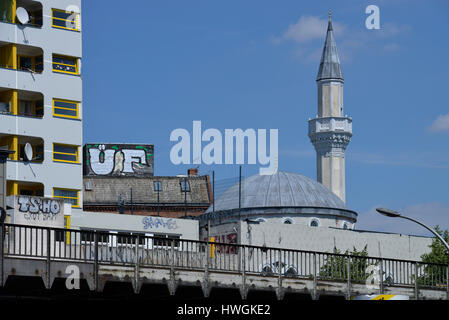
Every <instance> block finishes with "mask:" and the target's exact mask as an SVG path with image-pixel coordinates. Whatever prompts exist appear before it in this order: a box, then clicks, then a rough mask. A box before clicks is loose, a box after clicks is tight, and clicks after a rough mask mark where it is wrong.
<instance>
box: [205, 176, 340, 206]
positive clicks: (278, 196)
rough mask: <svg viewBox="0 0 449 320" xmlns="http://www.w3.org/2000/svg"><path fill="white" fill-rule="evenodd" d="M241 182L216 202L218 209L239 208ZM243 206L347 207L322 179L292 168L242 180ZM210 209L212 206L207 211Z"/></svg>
mask: <svg viewBox="0 0 449 320" xmlns="http://www.w3.org/2000/svg"><path fill="white" fill-rule="evenodd" d="M238 202H239V184H238V183H237V184H235V185H233V186H232V187H230V188H229V189H228V190H226V191H225V192H224V193H223V194H222V195H221V196H220V197H219V198H218V199H217V201H216V202H215V211H222V210H231V209H238V207H239V203H238ZM241 204H242V208H264V207H265V208H268V207H321V208H335V209H344V210H347V208H346V206H345V204H344V203H343V201H342V200H341V199H340V198H339V197H337V196H336V195H335V194H334V193H333V192H331V191H330V190H329V189H327V188H326V187H325V186H324V185H322V184H321V183H319V182H317V181H315V180H312V179H310V178H307V177H305V176H302V175H300V174H296V173H291V172H281V171H278V172H277V173H276V174H273V175H259V174H257V175H254V176H251V177H249V178H246V179H245V180H243V181H242V199H241ZM209 211H211V208H209V210H208V212H209Z"/></svg>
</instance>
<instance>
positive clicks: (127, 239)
mask: <svg viewBox="0 0 449 320" xmlns="http://www.w3.org/2000/svg"><path fill="white" fill-rule="evenodd" d="M138 235H139V234H137V233H133V234H131V233H127V232H119V233H118V234H117V244H131V245H132V244H136V237H137V236H138ZM144 244H145V234H141V237H139V245H144Z"/></svg>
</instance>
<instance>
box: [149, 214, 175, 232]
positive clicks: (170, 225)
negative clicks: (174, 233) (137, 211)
mask: <svg viewBox="0 0 449 320" xmlns="http://www.w3.org/2000/svg"><path fill="white" fill-rule="evenodd" d="M142 223H143V228H144V229H153V228H154V229H158V228H167V229H168V230H174V229H177V228H178V225H177V224H176V220H174V219H164V218H160V217H145V218H143V219H142Z"/></svg>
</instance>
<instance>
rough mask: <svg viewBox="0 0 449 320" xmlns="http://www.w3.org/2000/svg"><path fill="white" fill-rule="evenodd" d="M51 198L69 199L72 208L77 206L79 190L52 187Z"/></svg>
mask: <svg viewBox="0 0 449 320" xmlns="http://www.w3.org/2000/svg"><path fill="white" fill-rule="evenodd" d="M53 198H59V199H66V200H70V201H69V202H70V203H72V208H78V207H79V190H74V189H64V188H53ZM73 200H75V201H73Z"/></svg>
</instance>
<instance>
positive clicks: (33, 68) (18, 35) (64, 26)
mask: <svg viewBox="0 0 449 320" xmlns="http://www.w3.org/2000/svg"><path fill="white" fill-rule="evenodd" d="M27 20H28V22H27ZM81 58H82V30H81V0H41V1H31V0H2V3H1V5H0V146H6V147H7V148H8V149H9V150H12V151H15V153H14V154H12V155H10V157H9V159H8V161H7V176H6V180H7V183H6V186H7V196H14V195H28V196H37V197H47V198H58V199H63V200H65V201H66V202H69V203H71V205H72V211H73V212H82V203H83V200H82V177H83V174H82V156H81V152H82V149H81V146H82V125H83V124H82V110H83V109H82V105H83V103H82V102H83V101H82V72H81ZM30 146H31V148H30ZM26 149H28V150H27V151H28V152H26V151H25V150H26ZM30 149H31V150H32V158H31V159H28V158H27V155H29V154H30V153H29V151H30ZM67 218H68V217H67ZM66 226H67V227H69V226H70V219H69V218H68V219H66Z"/></svg>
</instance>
